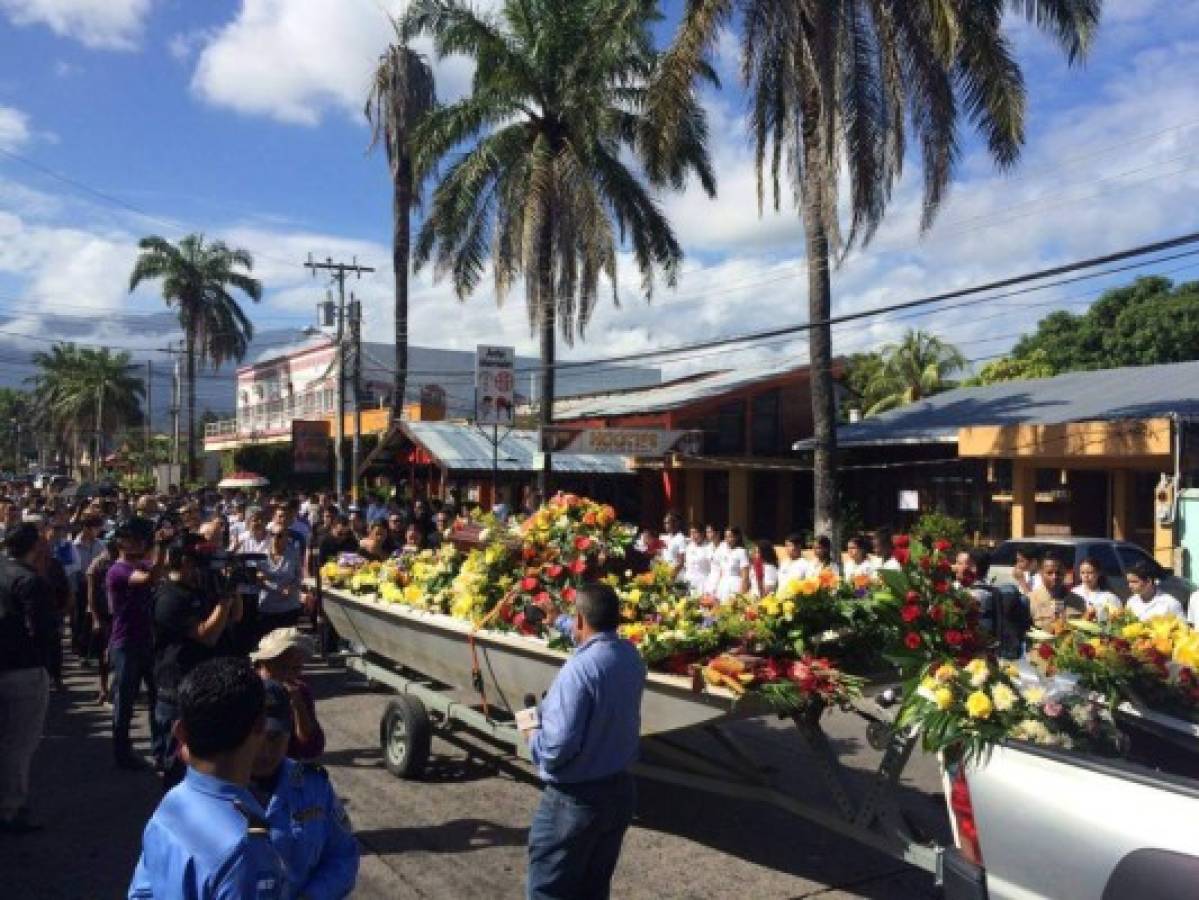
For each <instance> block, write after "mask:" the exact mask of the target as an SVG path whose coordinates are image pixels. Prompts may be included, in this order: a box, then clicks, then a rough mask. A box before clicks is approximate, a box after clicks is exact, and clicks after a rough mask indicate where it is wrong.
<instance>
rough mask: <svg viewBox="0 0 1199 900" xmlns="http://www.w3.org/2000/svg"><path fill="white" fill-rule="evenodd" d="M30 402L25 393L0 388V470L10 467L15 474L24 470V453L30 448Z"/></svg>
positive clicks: (30, 399) (13, 389) (14, 389)
mask: <svg viewBox="0 0 1199 900" xmlns="http://www.w3.org/2000/svg"><path fill="white" fill-rule="evenodd" d="M31 401H32V398H31V397H30V395H29V394H28V393H27V392H26V391H22V390H18V389H16V388H8V387H6V388H0V469H7V468H8V467H9V466H12V467H13V471H14V472H16V473H20V472H22V471H24V469H25V464H24V451H26V450H28V449H31V446H32V440H31V439H30V437H29V434H30V411H31V406H32V403H31ZM18 445H19V446H18Z"/></svg>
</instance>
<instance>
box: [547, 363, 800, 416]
mask: <svg viewBox="0 0 1199 900" xmlns="http://www.w3.org/2000/svg"><path fill="white" fill-rule="evenodd" d="M806 370H807V366H800V367H795V368H790V369H788V368H785V367H780V366H779V364H778V363H771V364H769V365H762V366H756V367H754V366H748V367H746V366H743V367H740V368H737V369H728V370H722V371H716V372H703V373H700V374H698V375H692V376H688V377H686V378H680V379H677V380H675V381H672V382H668V383H666V384H662V385H657V386H654V387H645V388H636V389H633V390H627V391H618V392H611V393H607V394H594V395H591V396H588V397H575V398H572V399H567V400H555V401H554V420H555V421H560V422H567V421H570V420H572V419H604V418H610V417H614V416H628V415H638V414H644V413H656V412H667V411H670V410H674V409H679V408H681V407H684V406H690V405H691V404H692V403H697V402H699V401H702V400H709V399H711V398H713V397H719V396H720V395H721V394H727V393H731V392H732V391H735V390H738V389H739V388H743V387H747V386H749V385H752V384H756V383H758V382H760V381H769V380H770V379H772V378H778V377H779V376H781V375H789V374H798V373H800V372H804V371H806Z"/></svg>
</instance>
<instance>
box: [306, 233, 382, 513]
mask: <svg viewBox="0 0 1199 900" xmlns="http://www.w3.org/2000/svg"><path fill="white" fill-rule="evenodd" d="M304 268H306V269H311V270H312V277H313V278H315V277H316V273H317V272H318V271H320V270H325V271H328V272H329V274H330V277H331V278H332V279H333V281H334V282H335V283H336V284H337V417H336V418H337V422H336V427H335V437H334V440H335V441H336V446H335V447H334V459H335V460H336V471H335V473H334V478H335V490H334V493H336V495H337V502H338V503H340V502H341V498H342V497H343V496H344V495H345V491H346V480H345V475H346V473H345V452H344V450H343V448H342V443H343V442H344V441H345V408H346V407H345V373H346V345H345V325H346V276H347V275H349V274H351V273H352V274H353V275H354V277H355V278H361V277H362V275H363V273H364V272H373V271H375V270H374V269H373V268H371V267H370V266H360V265H359V264H358V257H354V260H353V262H348V263H345V262H336V263H335V262H334V261H333V258H332V257H326V258H325V261H324V262H316V261H315V260H313V258H312V254H311V253H309V254H308V261H307V262H306V263H304ZM357 485H358V473H357V472H356V471H355V473H354V494H355V497H357V493H358V487H357Z"/></svg>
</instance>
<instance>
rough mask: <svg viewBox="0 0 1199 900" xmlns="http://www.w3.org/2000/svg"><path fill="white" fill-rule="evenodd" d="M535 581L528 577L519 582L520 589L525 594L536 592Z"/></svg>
mask: <svg viewBox="0 0 1199 900" xmlns="http://www.w3.org/2000/svg"><path fill="white" fill-rule="evenodd" d="M537 583H538V582H537V579H536V578H533V577H532V576H529V577H527V578H522V579H521V580H520V589H521V590H522V591H524V592H525V593H526V594H528V593H530V592H532V591H535V590H537Z"/></svg>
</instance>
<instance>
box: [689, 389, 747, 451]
mask: <svg viewBox="0 0 1199 900" xmlns="http://www.w3.org/2000/svg"><path fill="white" fill-rule="evenodd" d="M700 427H701V428H702V429H703V431H704V453H706V454H708V455H710V456H729V455H733V454H740V453H744V452H745V401H744V400H734V401H733V402H731V403H726V404H724V406H721V407H720V408H719V409H717V410H716V413H715V415H712V416H709V417H708V418H706V419H704V420H703V422H702V423H700Z"/></svg>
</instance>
